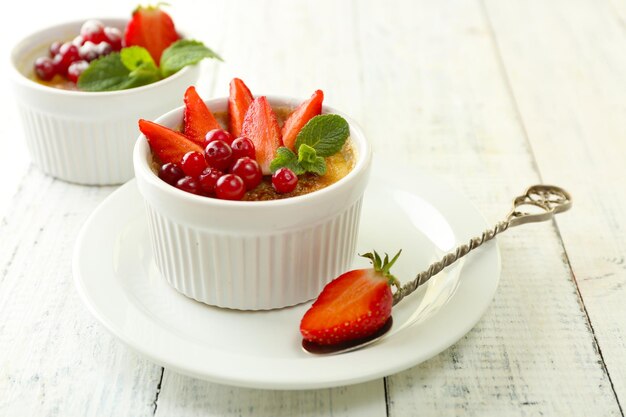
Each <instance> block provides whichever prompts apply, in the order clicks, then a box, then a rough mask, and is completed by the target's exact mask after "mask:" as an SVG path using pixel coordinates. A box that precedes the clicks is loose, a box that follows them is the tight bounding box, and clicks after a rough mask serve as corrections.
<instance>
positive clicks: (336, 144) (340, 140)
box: [296, 114, 350, 157]
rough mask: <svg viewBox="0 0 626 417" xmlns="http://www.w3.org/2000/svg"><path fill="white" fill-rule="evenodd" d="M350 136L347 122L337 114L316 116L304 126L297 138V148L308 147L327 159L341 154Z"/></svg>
mask: <svg viewBox="0 0 626 417" xmlns="http://www.w3.org/2000/svg"><path fill="white" fill-rule="evenodd" d="M349 135H350V127H349V126H348V122H346V120H345V119H344V118H343V117H341V116H339V115H337V114H323V115H320V116H315V117H314V118H312V119H311V120H309V121H308V123H307V124H305V125H304V127H303V128H302V130H300V133H298V136H297V137H296V148H297V149H300V146H301V145H308V146H310V147H311V148H313V149H315V151H316V152H317V155H318V156H322V157H326V156H331V155H334V154H336V153H337V152H339V150H340V149H341V147H342V146H343V144H344V143H345V142H346V139H348V136H349Z"/></svg>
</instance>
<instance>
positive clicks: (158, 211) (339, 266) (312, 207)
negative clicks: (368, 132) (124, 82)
mask: <svg viewBox="0 0 626 417" xmlns="http://www.w3.org/2000/svg"><path fill="white" fill-rule="evenodd" d="M268 99H269V101H270V104H271V105H272V106H288V107H291V108H293V107H295V106H297V105H298V104H299V102H300V100H297V99H291V98H281V97H268ZM207 104H208V106H209V107H210V108H211V110H212V111H214V112H215V111H225V110H226V108H227V99H225V98H221V99H215V100H209V101H207ZM323 112H324V113H335V114H339V115H341V116H343V117H344V118H345V119H346V120H347V121H348V123H349V125H350V138H351V140H352V143H353V146H354V148H355V150H356V154H357V161H356V164H355V166H354V168H353V169H352V171H351V172H350V173H349V174H348V175H347V176H346V177H344V178H342V179H341V180H339V181H338V182H336V183H335V184H332V185H330V186H328V187H326V188H324V189H322V190H319V191H315V192H313V193H310V194H306V195H302V196H298V197H292V198H287V199H282V200H273V201H226V200H219V199H214V198H207V197H201V196H197V195H193V194H189V193H186V192H183V191H181V190H178V189H177V188H175V187H172V186H170V185H168V184H167V183H165V182H164V181H162V180H161V179H159V178H158V176H157V175H156V174H155V173H154V172H153V170H152V168H151V163H152V155H151V152H150V147H149V145H148V143H147V141H146V138H145V137H144V136H143V135H141V136H140V137H139V140H138V141H137V144H136V145H135V150H134V155H133V159H134V165H135V175H136V178H137V185H138V187H139V191H140V192H141V194H142V195H143V197H144V199H145V202H146V213H147V219H148V223H149V230H150V237H151V240H152V248H153V251H154V258H155V261H156V265H157V268H158V269H159V271H160V272H161V274H162V275H163V276H164V277H165V278H166V279H167V280H168V282H169V283H170V284H171V285H172V286H173V287H174V288H176V289H177V290H178V291H179V292H181V293H183V294H185V295H186V296H188V297H191V298H193V299H196V300H198V301H201V302H204V303H206V304H210V305H215V306H219V307H228V308H234V309H242V310H266V309H273V308H280V307H285V306H290V305H295V304H298V303H302V302H305V301H307V300H311V299H313V298H315V297H316V296H317V295H318V294H319V293H320V291H321V290H322V288H323V287H324V285H326V284H327V283H328V282H329V281H330V280H332V279H333V278H335V277H336V276H338V275H339V274H341V273H343V272H345V271H346V270H347V269H348V268H349V267H350V265H351V263H352V260H353V258H354V251H355V246H356V239H357V232H358V228H359V218H360V214H361V201H362V197H363V193H364V191H365V187H366V185H367V181H368V178H369V171H370V165H371V149H370V146H369V144H368V142H367V141H366V139H365V136H364V135H363V132H362V131H361V129H360V128H359V127H358V126H357V124H356V122H355V121H354V120H352V119H351V118H350V117H348V116H347V115H345V114H343V113H342V112H339V111H337V110H334V109H332V108H329V107H326V106H324V109H323ZM182 117H183V109H182V107H181V108H178V109H176V110H173V111H171V112H169V113H168V114H166V115H164V116H163V117H160V118H159V119H158V120H157V123H159V124H162V125H164V126H168V127H170V128H176V127H178V126H180V124H181V122H182Z"/></svg>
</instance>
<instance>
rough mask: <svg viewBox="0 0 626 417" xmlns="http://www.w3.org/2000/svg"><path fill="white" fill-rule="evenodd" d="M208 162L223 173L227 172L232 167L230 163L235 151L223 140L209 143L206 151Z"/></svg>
mask: <svg viewBox="0 0 626 417" xmlns="http://www.w3.org/2000/svg"><path fill="white" fill-rule="evenodd" d="M204 153H205V158H206V161H207V162H208V163H209V165H211V166H212V167H215V168H217V169H220V170H222V171H225V170H227V169H228V168H229V167H230V161H231V160H232V156H233V150H232V149H230V146H228V144H227V143H226V142H224V141H223V140H214V141H213V142H211V143H209V144H208V145H207V146H206V149H205V150H204Z"/></svg>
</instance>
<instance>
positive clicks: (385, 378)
mask: <svg viewBox="0 0 626 417" xmlns="http://www.w3.org/2000/svg"><path fill="white" fill-rule="evenodd" d="M383 388H384V389H385V415H386V416H387V417H389V416H390V410H389V409H390V408H391V404H390V403H389V389H388V385H387V377H384V378H383Z"/></svg>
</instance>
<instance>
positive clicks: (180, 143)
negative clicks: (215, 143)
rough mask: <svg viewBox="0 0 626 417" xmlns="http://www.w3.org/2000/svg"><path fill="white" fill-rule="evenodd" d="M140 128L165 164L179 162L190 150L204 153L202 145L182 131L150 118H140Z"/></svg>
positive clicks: (153, 150)
mask: <svg viewBox="0 0 626 417" xmlns="http://www.w3.org/2000/svg"><path fill="white" fill-rule="evenodd" d="M139 130H141V133H143V134H144V135H146V138H147V139H148V144H150V148H151V149H152V152H154V153H155V154H156V156H157V157H158V158H159V160H160V161H161V163H163V164H166V163H168V162H173V163H175V164H179V163H180V161H181V159H183V155H185V154H186V153H187V152H190V151H197V152H202V153H204V150H203V149H202V148H201V147H200V146H198V145H197V144H195V143H194V142H192V141H190V140H189V139H187V138H186V137H185V136H184V135H182V134H181V133H179V132H176V131H174V130H172V129H168V128H167V127H165V126H161V125H159V124H156V123H154V122H151V121H149V120H144V119H139Z"/></svg>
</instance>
